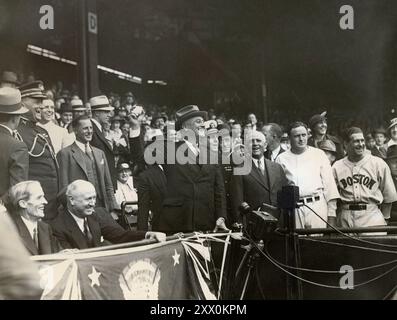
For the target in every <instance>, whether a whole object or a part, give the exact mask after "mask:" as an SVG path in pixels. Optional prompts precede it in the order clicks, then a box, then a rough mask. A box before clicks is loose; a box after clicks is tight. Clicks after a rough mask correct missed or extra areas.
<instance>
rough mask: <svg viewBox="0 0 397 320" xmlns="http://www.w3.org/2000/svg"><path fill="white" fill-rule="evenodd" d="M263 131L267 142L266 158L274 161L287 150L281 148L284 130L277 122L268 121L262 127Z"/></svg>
mask: <svg viewBox="0 0 397 320" xmlns="http://www.w3.org/2000/svg"><path fill="white" fill-rule="evenodd" d="M262 133H263V134H264V135H265V137H266V143H267V148H266V151H265V158H266V159H268V160H271V161H273V162H274V161H276V159H277V158H278V156H279V155H280V154H282V153H283V152H284V151H285V150H284V149H283V148H281V136H282V135H283V130H282V129H281V127H280V126H279V125H278V124H277V123H267V124H265V125H264V126H263V127H262Z"/></svg>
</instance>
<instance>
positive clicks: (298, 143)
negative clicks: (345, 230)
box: [276, 122, 339, 228]
mask: <svg viewBox="0 0 397 320" xmlns="http://www.w3.org/2000/svg"><path fill="white" fill-rule="evenodd" d="M288 133H289V139H290V142H291V149H290V150H288V151H285V152H283V153H282V154H280V155H279V156H278V157H277V159H276V163H279V164H280V165H281V166H282V167H283V169H284V172H285V175H286V177H287V180H288V183H289V184H290V185H295V186H298V187H299V196H300V199H299V203H300V204H301V206H300V207H299V208H298V209H297V210H296V212H297V216H296V220H295V221H296V227H297V228H326V227H327V223H326V222H328V223H329V224H331V225H335V224H336V212H335V211H336V200H337V199H339V193H338V189H337V186H336V184H335V181H334V178H333V175H332V169H331V165H330V163H329V160H328V158H327V156H326V155H325V153H324V151H322V150H320V149H317V148H313V147H310V146H308V145H307V139H308V134H307V126H306V124H304V123H302V122H294V123H292V124H291V125H290V127H289V130H288ZM307 207H310V208H311V209H309V208H307ZM312 210H313V211H314V212H316V213H317V214H318V215H319V216H320V217H321V218H322V219H320V218H319V217H318V216H317V215H316V214H315V213H313V211H312ZM325 221H326V222H325Z"/></svg>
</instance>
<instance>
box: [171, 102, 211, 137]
mask: <svg viewBox="0 0 397 320" xmlns="http://www.w3.org/2000/svg"><path fill="white" fill-rule="evenodd" d="M175 115H176V122H175V129H176V130H177V131H178V130H181V128H182V124H183V123H184V122H185V121H186V120H189V119H191V118H193V117H203V118H204V120H207V112H206V111H200V109H199V108H198V107H197V106H195V105H188V106H185V107H183V108H181V109H179V110H178V111H177V112H176V113H175Z"/></svg>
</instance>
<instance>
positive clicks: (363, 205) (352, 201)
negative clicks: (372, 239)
mask: <svg viewBox="0 0 397 320" xmlns="http://www.w3.org/2000/svg"><path fill="white" fill-rule="evenodd" d="M332 170H333V174H334V177H335V180H336V183H337V185H338V189H339V193H340V196H341V200H342V206H341V211H340V214H339V216H338V224H339V225H340V226H341V227H348V228H352V227H369V226H381V225H386V221H385V218H386V219H387V218H389V217H384V216H383V214H382V212H381V211H380V209H379V206H380V205H381V204H382V203H392V202H394V201H397V193H396V189H395V186H394V182H393V179H392V176H391V173H390V169H389V167H388V165H387V164H386V162H385V161H383V160H382V159H381V158H378V157H374V156H372V155H370V154H366V155H365V156H364V158H363V159H362V160H360V161H358V162H351V161H350V160H349V159H348V158H347V157H345V158H343V159H341V160H338V161H336V162H335V163H334V165H333V166H332Z"/></svg>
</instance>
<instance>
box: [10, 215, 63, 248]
mask: <svg viewBox="0 0 397 320" xmlns="http://www.w3.org/2000/svg"><path fill="white" fill-rule="evenodd" d="M10 217H11V218H12V220H13V221H14V223H15V226H16V227H17V230H18V233H19V236H20V237H21V240H22V243H23V244H24V245H25V248H26V249H27V250H28V252H29V253H30V254H31V255H39V254H51V253H57V252H59V251H60V250H61V249H62V248H61V246H60V244H59V242H58V240H57V239H56V238H55V237H54V235H53V234H52V229H51V227H50V225H49V224H47V223H45V222H44V221H38V222H37V231H38V240H39V248H37V247H36V244H35V243H34V241H33V238H32V236H31V235H30V233H29V230H28V228H27V227H26V224H25V223H24V222H23V220H22V218H21V216H20V215H19V214H10Z"/></svg>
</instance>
